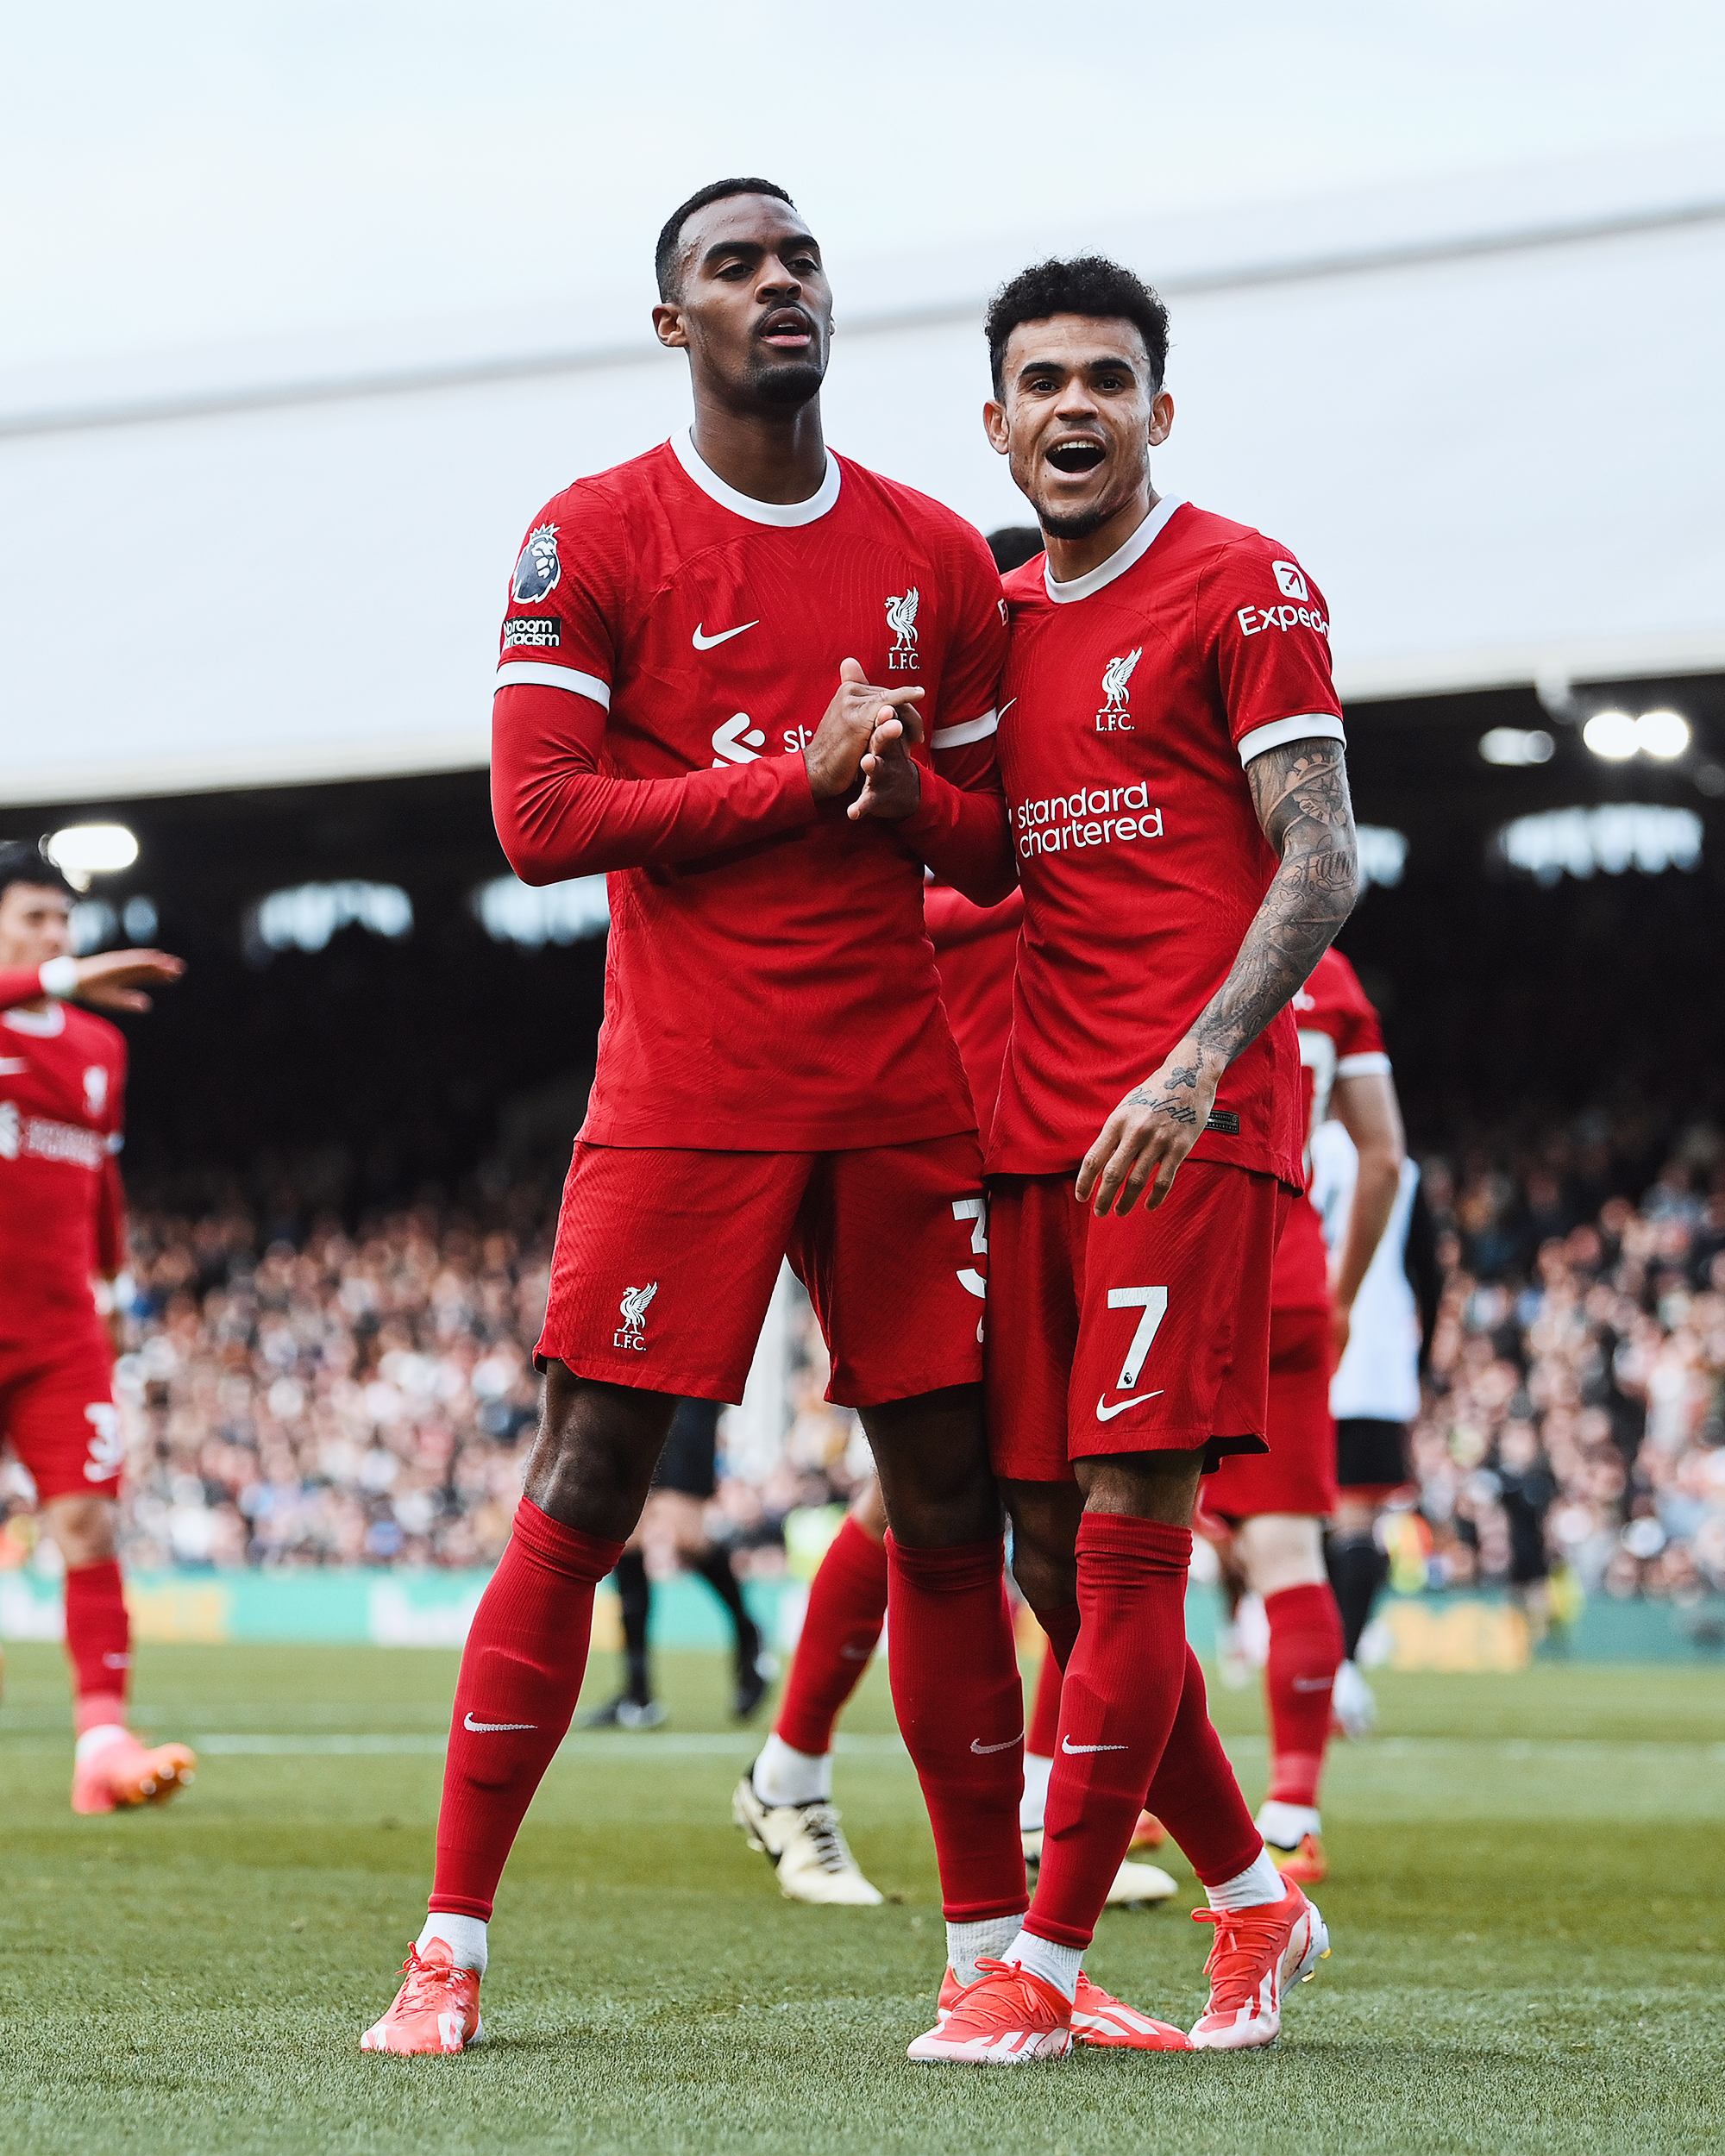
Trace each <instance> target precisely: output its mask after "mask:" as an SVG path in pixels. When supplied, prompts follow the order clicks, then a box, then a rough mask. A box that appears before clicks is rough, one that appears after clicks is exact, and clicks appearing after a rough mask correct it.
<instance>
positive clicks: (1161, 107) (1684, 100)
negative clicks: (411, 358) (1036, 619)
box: [0, 0, 1725, 367]
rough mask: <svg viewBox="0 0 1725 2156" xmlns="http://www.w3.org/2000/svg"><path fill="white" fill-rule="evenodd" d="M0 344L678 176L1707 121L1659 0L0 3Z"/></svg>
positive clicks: (541, 263) (454, 284)
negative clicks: (1385, 0) (1102, 4)
mask: <svg viewBox="0 0 1725 2156" xmlns="http://www.w3.org/2000/svg"><path fill="white" fill-rule="evenodd" d="M0 40H3V43H0V255H3V264H4V266H3V270H0V279H3V283H0V367H8V366H18V365H23V366H35V365H37V364H39V363H41V362H44V361H51V360H54V359H57V358H80V359H100V358H115V357H121V356H123V355H124V354H128V353H133V352H142V351H146V350H162V349H173V348H183V347H197V346H200V345H205V344H209V343H212V342H220V343H224V344H225V343H229V342H243V341H248V340H252V339H257V338H270V337H274V336H279V335H304V334H313V335H323V334H324V333H328V332H331V331H336V332H339V331H340V330H342V329H344V328H347V327H357V326H361V325H373V324H388V323H402V322H413V321H418V320H426V319H435V318H440V317H473V316H475V315H483V314H485V313H486V312H487V311H488V310H498V311H499V312H505V311H509V310H519V309H522V308H527V307H535V306H541V305H546V304H549V305H551V306H553V307H555V308H561V307H563V306H568V308H569V309H570V310H571V313H572V316H573V315H574V314H575V313H576V312H577V311H578V310H579V306H580V296H581V293H582V291H583V290H584V289H588V288H590V287H592V286H593V285H599V286H602V287H604V288H605V289H606V290H607V291H615V290H616V289H617V288H618V287H619V286H626V285H630V283H631V282H633V281H637V280H638V282H639V284H640V286H641V291H642V295H643V304H645V302H646V301H647V300H648V299H649V298H650V292H649V289H648V283H649V260H650V254H651V247H652V240H653V235H654V234H655V231H656V229H657V228H658V225H659V223H660V222H661V221H662V218H663V217H664V216H665V214H666V213H667V211H668V210H669V209H671V208H672V207H673V206H674V204H675V203H676V202H677V201H678V200H679V199H680V198H681V197H682V196H684V195H685V194H687V193H688V192H689V191H692V190H693V188H694V187H696V186H698V185H701V184H702V183H703V182H705V181H706V180H708V179H714V178H717V177H718V176H720V175H722V174H724V173H729V172H761V173H764V174H765V175H766V176H767V177H768V178H770V179H777V180H779V181H780V182H781V184H782V185H785V186H787V188H789V190H790V191H791V192H792V193H793V195H794V196H795V197H796V199H797V201H798V203H799V204H800V207H801V208H802V209H803V210H805V212H806V214H807V215H808V216H809V217H810V219H811V222H812V224H813V226H814V229H816V231H817V232H818V233H819V235H820V236H821V238H822V241H823V242H824V244H825V247H826V249H827V253H828V257H829V260H830V261H831V262H833V263H834V264H835V266H837V263H838V262H839V261H840V260H842V258H843V257H844V256H845V255H846V254H849V255H850V256H851V257H852V258H853V259H854V258H861V257H864V256H866V257H869V258H873V259H878V258H880V257H882V256H888V255H890V254H893V253H894V251H895V250H896V249H898V248H911V249H913V250H914V251H915V252H917V253H918V254H926V253H928V252H929V251H930V250H938V248H940V247H941V246H943V245H945V244H948V243H957V242H962V241H967V240H972V239H977V238H985V237H988V236H992V235H997V234H1001V233H1011V232H1013V231H1015V230H1017V229H1019V228H1022V229H1025V230H1026V232H1027V233H1029V232H1033V233H1035V234H1036V235H1038V236H1041V235H1045V234H1047V233H1050V232H1051V231H1057V229H1058V228H1059V225H1060V223H1061V221H1062V220H1063V219H1064V218H1072V219H1075V220H1083V221H1085V222H1089V223H1094V222H1095V221H1096V220H1097V218H1098V216H1102V215H1105V216H1106V217H1107V222H1109V223H1113V222H1114V221H1115V220H1116V219H1121V218H1131V217H1134V216H1151V215H1154V214H1156V213H1157V212H1159V211H1168V210H1182V209H1194V208H1204V207H1209V206H1213V205H1220V204H1239V203H1243V202H1245V203H1250V202H1263V203H1264V204H1265V205H1266V210H1267V213H1273V211H1274V207H1275V205H1277V204H1278V203H1280V204H1285V203H1286V201H1287V200H1288V198H1289V197H1299V196H1302V195H1308V194H1314V193H1319V192H1324V191H1333V190H1339V189H1344V188H1349V187H1371V186H1374V185H1383V184H1386V183H1390V182H1396V181H1403V180H1413V179H1425V178H1429V177H1436V176H1442V175H1447V174H1453V173H1458V172H1482V171H1490V170H1494V169H1498V168H1502V167H1509V166H1525V165H1528V164H1536V163H1539V162H1541V161H1544V160H1554V159H1571V158H1576V157H1579V156H1585V155H1588V154H1591V153H1594V152H1612V151H1620V150H1633V149H1636V148H1642V147H1656V146H1659V145H1665V144H1671V143H1674V142H1682V141H1690V140H1695V139H1699V138H1704V137H1708V136H1717V135H1718V134H1719V133H1720V132H1721V121H1720V117H1719V112H1718V104H1717V99H1718V85H1719V84H1720V82H1721V81H1722V80H1725V9H1722V8H1720V7H1719V6H1718V5H1717V4H1685V3H1684V0H1640V3H1639V4H1638V5H1637V6H1635V7H1634V8H1633V9H1626V8H1623V7H1622V6H1621V5H1618V6H1608V5H1605V4H1603V0H1430V3H1428V4H1424V5H1421V4H1415V3H1414V0H1405V3H1403V4H1398V5H1396V6H1394V7H1389V8H1386V7H1384V6H1383V4H1382V0H1376V3H1375V4H1352V3H1351V0H1299V4H1294V3H1293V0H1281V3H1280V4H1264V0H1243V3H1239V4H1234V5H1232V6H1228V7H1226V8H1220V7H1217V6H1215V5H1214V4H1210V5H1204V6H1197V5H1189V6H1181V7H1170V6H1157V5H1151V4H1146V3H1145V0H1139V4H1138V5H1137V6H1136V7H1133V8H1131V9H1113V10H1099V11H1094V12H1092V11H1088V10H1085V9H1071V8H1051V7H1049V6H1048V5H1047V4H1046V3H1045V0H1042V3H1040V4H1026V3H1025V0H998V4H991V5H988V6H986V7H984V6H958V5H954V4H951V3H950V0H920V4H906V0H877V3H876V4H875V5H872V6H869V7H862V6H857V5H856V4H854V3H853V4H849V5H846V6H844V7H843V8H839V7H835V6H826V5H821V4H819V3H818V0H815V3H812V4H806V5H802V6H795V7H793V6H787V5H784V4H781V0H729V4H727V5H724V7H722V8H721V7H718V6H713V5H705V6H701V5H693V4H689V0H645V3H644V4H643V0H637V4H635V5H633V6H626V7H624V6H618V5H617V4H615V0H609V3H608V4H605V5H604V6H590V5H568V4H557V0H536V4H532V5H529V4H511V5H505V4H500V3H497V0H493V3H492V4H483V5H482V4H477V3H470V4H465V5H463V4H455V3H453V0H295V4H293V5H283V4H279V0H237V3H236V0H224V3H223V4H220V5H216V4H208V3H207V0H157V4H155V5H153V6H151V7H148V8H141V7H140V6H138V5H137V4H136V0H81V3H80V4H79V5H78V6H76V7H58V8H52V7H50V8H44V7H41V6H39V5H38V6H31V7H26V6H25V5H23V4H22V0H3V4H0Z"/></svg>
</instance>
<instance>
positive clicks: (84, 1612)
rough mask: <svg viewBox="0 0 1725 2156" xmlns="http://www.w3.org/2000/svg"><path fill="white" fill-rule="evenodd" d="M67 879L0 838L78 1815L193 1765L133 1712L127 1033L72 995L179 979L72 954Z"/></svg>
mask: <svg viewBox="0 0 1725 2156" xmlns="http://www.w3.org/2000/svg"><path fill="white" fill-rule="evenodd" d="M71 912H72V892H71V889H70V887H69V886H68V885H67V883H66V880H65V879H64V877H62V876H61V874H60V872H59V870H58V869H56V868H53V866H52V865H51V864H50V863H49V862H47V860H45V859H44V857H43V856H42V854H41V851H40V849H38V848H37V847H36V846H35V845H34V844H32V843H28V842H17V843H12V844H9V845H6V846H0V1439H3V1440H4V1442H5V1443H7V1444H8V1445H10V1447H11V1449H12V1451H14V1452H15V1453H16V1455H17V1457H18V1458H19V1459H20V1460H21V1461H22V1463H23V1465H24V1466H25V1467H26V1468H27V1469H28V1471H29V1474H30V1477H31V1479H32V1481H33V1482H34V1483H35V1486H36V1497H37V1501H38V1502H39V1504H40V1505H41V1518H42V1524H43V1526H45V1527H46V1528H47V1532H48V1533H49V1534H50V1535H52V1536H53V1539H54V1541H55V1543H56V1544H57V1545H58V1546H59V1549H60V1555H61V1556H62V1557H63V1558H64V1559H65V1561H66V1654H67V1657H68V1658H69V1659H70V1661H71V1663H72V1679H73V1686H74V1691H75V1695H76V1697H75V1710H74V1711H75V1720H76V1727H77V1732H78V1741H77V1746H76V1752H75V1757H74V1764H73V1768H72V1809H73V1811H75V1812H111V1811H113V1810H115V1809H116V1808H119V1807H122V1806H126V1805H133V1804H145V1803H150V1802H156V1803H160V1802H163V1801H164V1800H165V1799H166V1798H167V1797H170V1796H173V1793H174V1791H175V1790H176V1789H179V1788H181V1787H183V1786H184V1784H185V1783H187V1782H189V1781H190V1780H191V1771H192V1768H193V1766H194V1764H196V1763H195V1761H194V1760H193V1758H192V1755H191V1752H188V1751H187V1750H186V1748H185V1745H159V1746H149V1745H144V1744H141V1742H140V1741H139V1740H138V1739H137V1738H136V1737H135V1736H134V1735H133V1733H132V1732H131V1731H130V1730H129V1728H128V1727H127V1726H126V1694H127V1689H128V1686H129V1681H130V1671H131V1666H132V1644H131V1627H130V1624H129V1620H128V1618H127V1615H126V1604H125V1600H124V1597H123V1595H122V1592H121V1583H120V1565H119V1560H118V1557H117V1555H116V1541H115V1524H116V1511H117V1507H116V1499H117V1497H118V1495H119V1490H120V1467H121V1462H122V1457H123V1453H124V1447H123V1445H122V1442H121V1438H120V1417H119V1411H118V1409H117V1408H116V1407H115V1405H114V1386H113V1375H112V1372H113V1362H114V1344H113V1342H112V1341H111V1340H110V1337H109V1332H108V1328H107V1326H105V1325H104V1324H103V1318H102V1315H101V1313H100V1312H99V1311H98V1309H97V1300H96V1291H97V1282H98V1281H99V1282H103V1283H105V1284H106V1287H107V1289H108V1292H109V1293H110V1294H111V1288H112V1282H114V1280H115V1279H116V1275H119V1274H120V1273H121V1272H122V1270H123V1269H124V1266H125V1253H126V1206H125V1193H124V1190H123V1188H122V1185H121V1181H120V1169H119V1163H118V1160H117V1158H116V1155H117V1153H118V1150H119V1146H120V1132H121V1128H122V1124H123V1121H124V1110H125V1091H126V1042H125V1037H124V1036H123V1035H122V1034H121V1033H120V1032H119V1031H116V1028H115V1027H113V1026H111V1025H109V1024H108V1023H107V1021H106V1020H105V1019H103V1018H97V1017H95V1016H93V1015H92V1013H91V1012H88V1011H80V1010H78V1009H77V1008H76V1007H75V1006H72V1004H70V1003H68V1002H66V1000H65V999H66V997H68V996H79V997H82V998H84V999H85V1000H86V1001H88V1002H92V1003H102V1004H105V1005H107V1006H109V1007H110V1009H115V1010H122V1011H147V1009H148V1008H149V999H148V997H147V995H146V994H145V993H143V991H144V990H145V989H146V988H147V987H160V986H164V985H166V983H168V982H170V981H175V980H177V979H178V978H179V975H180V973H181V971H182V968H181V965H180V962H179V960H178V959H177V958H170V957H168V956H166V954H165V953H164V952H161V951H139V950H126V951H108V952H105V953H103V955H102V956H98V957H94V958H74V957H73V956H72V929H71Z"/></svg>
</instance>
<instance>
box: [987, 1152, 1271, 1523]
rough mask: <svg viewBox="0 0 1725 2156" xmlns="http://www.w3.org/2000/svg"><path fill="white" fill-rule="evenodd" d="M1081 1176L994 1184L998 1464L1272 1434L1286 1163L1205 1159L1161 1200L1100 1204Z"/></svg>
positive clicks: (1215, 1451) (991, 1371) (1212, 1451)
mask: <svg viewBox="0 0 1725 2156" xmlns="http://www.w3.org/2000/svg"><path fill="white" fill-rule="evenodd" d="M1074 1180H1075V1178H1074V1176H1073V1175H1070V1174H1068V1175H1003V1176H1000V1177H998V1178H996V1179H994V1180H993V1181H991V1183H990V1185H989V1209H988V1348H987V1360H988V1426H989V1438H990V1445H991V1449H992V1451H993V1454H994V1471H995V1473H996V1474H997V1475H1000V1476H1005V1477H1007V1479H1008V1480H1010V1481H1013V1482H1064V1481H1066V1480H1067V1479H1068V1477H1069V1475H1070V1473H1071V1467H1070V1463H1071V1462H1072V1461H1073V1460H1078V1459H1085V1458H1088V1457H1093V1456H1095V1455H1096V1454H1101V1453H1113V1452H1187V1451H1194V1450H1195V1448H1196V1447H1198V1446H1199V1445H1204V1446H1206V1447H1207V1448H1208V1457H1207V1459H1206V1466H1207V1467H1214V1465H1215V1463H1216V1462H1217V1461H1218V1460H1219V1459H1220V1458H1221V1457H1223V1456H1224V1455H1225V1454H1227V1453H1231V1452H1257V1451H1262V1450H1263V1434H1262V1433H1263V1432H1264V1420H1265V1413H1264V1388H1265V1375H1266V1370H1267V1367H1268V1363H1269V1352H1270V1265H1271V1262H1272V1260H1273V1258H1274V1257H1275V1252H1276V1238H1277V1231H1278V1228H1279V1225H1280V1221H1281V1217H1282V1214H1283V1211H1284V1210H1285V1208H1286V1206H1287V1204H1288V1199H1287V1197H1286V1195H1285V1194H1283V1191H1282V1188H1281V1187H1280V1185H1279V1184H1278V1183H1277V1181H1276V1179H1275V1177H1274V1176H1273V1175H1259V1174H1258V1173H1257V1172H1256V1171H1255V1170H1253V1169H1248V1168H1235V1167H1232V1166H1230V1165H1228V1164H1227V1163H1224V1162H1220V1161H1191V1160H1189V1161H1188V1162H1186V1163H1185V1164H1184V1165H1183V1166H1182V1169H1181V1170H1180V1172H1179V1174H1178V1175H1176V1177H1175V1179H1174V1188H1173V1189H1172V1191H1170V1194H1169V1195H1168V1197H1167V1198H1166V1199H1164V1201H1163V1203H1162V1204H1161V1206H1158V1207H1157V1210H1156V1211H1155V1212H1154V1213H1146V1212H1145V1209H1144V1207H1143V1205H1142V1204H1141V1203H1140V1204H1139V1205H1138V1206H1137V1207H1135V1208H1134V1210H1133V1211H1132V1212H1131V1213H1128V1214H1127V1215H1126V1218H1125V1219H1119V1218H1117V1217H1116V1216H1114V1215H1112V1214H1111V1215H1110V1216H1109V1217H1108V1219H1106V1220H1099V1219H1097V1218H1096V1216H1095V1213H1094V1212H1093V1211H1092V1210H1091V1208H1090V1207H1089V1206H1086V1205H1080V1204H1079V1202H1078V1200H1076V1198H1075V1197H1074V1196H1073V1194H1072V1185H1073V1181H1074Z"/></svg>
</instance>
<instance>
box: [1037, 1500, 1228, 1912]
mask: <svg viewBox="0 0 1725 2156" xmlns="http://www.w3.org/2000/svg"><path fill="white" fill-rule="evenodd" d="M1191 1561H1192V1537H1191V1533H1190V1532H1189V1530H1188V1529H1187V1528H1184V1527H1167V1526H1162V1525H1161V1524H1160V1523H1159V1522H1157V1521H1156V1520H1133V1519H1129V1518H1127V1517H1126V1516H1124V1515H1122V1514H1111V1513H1088V1512H1087V1513H1086V1514H1084V1516H1083V1518H1082V1520H1080V1521H1079V1523H1078V1610H1079V1617H1080V1624H1079V1630H1078V1639H1077V1644H1076V1646H1075V1647H1074V1648H1073V1650H1072V1655H1071V1659H1070V1660H1069V1662H1068V1663H1067V1664H1066V1680H1065V1683H1064V1685H1063V1688H1062V1691H1061V1702H1060V1741H1059V1748H1058V1749H1057V1751H1056V1752H1055V1754H1054V1772H1053V1774H1052V1776H1051V1777H1050V1780H1049V1786H1048V1803H1047V1807H1046V1808H1045V1810H1044V1814H1043V1839H1042V1869H1041V1871H1040V1872H1039V1874H1038V1878H1037V1887H1036V1899H1035V1901H1034V1902H1032V1905H1031V1912H1030V1915H1028V1916H1027V1917H1026V1919H1025V1929H1026V1931H1028V1932H1032V1933H1034V1934H1036V1936H1037V1937H1038V1939H1046V1940H1051V1941H1052V1942H1053V1943H1054V1944H1055V1945H1056V1946H1088V1944H1089V1943H1090V1937H1091V1934H1092V1933H1093V1932H1094V1931H1095V1925H1096V1919H1097V1917H1098V1916H1099V1915H1101V1908H1102V1904H1103V1902H1104V1901H1105V1900H1106V1898H1107V1891H1108V1889H1109V1887H1110V1886H1112V1885H1113V1878H1114V1874H1115V1873H1116V1872H1117V1871H1119V1870H1120V1864H1121V1861H1122V1859H1123V1858H1125V1856H1126V1849H1127V1846H1128V1845H1129V1844H1130V1842H1131V1840H1132V1828H1133V1827H1135V1826H1136V1825H1137V1823H1138V1813H1139V1811H1140V1810H1141V1809H1142V1808H1143V1806H1144V1802H1145V1790H1146V1789H1148V1788H1149V1787H1150V1785H1151V1782H1152V1780H1153V1779H1154V1777H1155V1775H1156V1771H1157V1766H1158V1764H1159V1763H1160V1761H1161V1758H1162V1756H1163V1752H1164V1746H1165V1745H1166V1744H1167V1741H1168V1734H1169V1732H1170V1729H1171V1728H1172V1727H1174V1722H1175V1718H1176V1714H1177V1712H1178V1709H1179V1707H1180V1702H1181V1696H1182V1691H1183V1689H1184V1686H1185V1681H1186V1572H1187V1568H1188V1566H1189V1564H1191ZM1254 1853H1255V1852H1254Z"/></svg>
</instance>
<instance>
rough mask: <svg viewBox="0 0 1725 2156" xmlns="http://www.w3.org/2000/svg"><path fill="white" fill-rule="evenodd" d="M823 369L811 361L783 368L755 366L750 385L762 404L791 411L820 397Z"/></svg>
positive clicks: (824, 370)
mask: <svg viewBox="0 0 1725 2156" xmlns="http://www.w3.org/2000/svg"><path fill="white" fill-rule="evenodd" d="M825 374H826V369H825V367H822V366H819V365H818V364H817V363H816V362H815V361H814V360H797V361H795V362H794V363H793V364H791V365H788V366H783V367H764V366H762V367H756V368H755V369H754V370H753V379H752V380H751V381H750V387H751V388H752V389H753V390H754V392H755V394H756V396H757V397H758V398H760V399H761V401H762V404H778V405H780V406H781V407H782V408H783V409H784V410H785V411H797V410H798V409H799V408H800V406H802V405H804V404H808V403H810V402H812V399H813V398H817V397H819V394H820V385H821V383H822V381H823V380H824V379H825Z"/></svg>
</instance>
